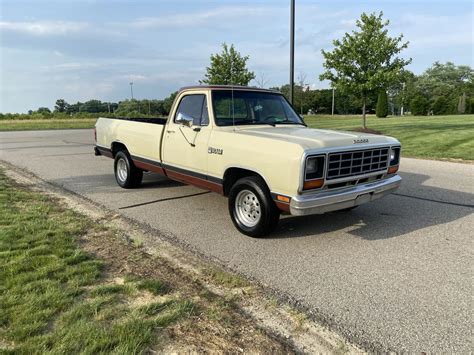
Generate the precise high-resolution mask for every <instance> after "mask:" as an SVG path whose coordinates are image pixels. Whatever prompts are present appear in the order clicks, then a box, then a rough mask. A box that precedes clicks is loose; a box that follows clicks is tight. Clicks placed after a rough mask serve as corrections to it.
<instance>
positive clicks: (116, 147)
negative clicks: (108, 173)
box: [112, 142, 128, 158]
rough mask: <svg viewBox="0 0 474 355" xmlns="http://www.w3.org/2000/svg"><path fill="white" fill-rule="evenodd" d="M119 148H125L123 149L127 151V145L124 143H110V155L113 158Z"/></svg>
mask: <svg viewBox="0 0 474 355" xmlns="http://www.w3.org/2000/svg"><path fill="white" fill-rule="evenodd" d="M121 150H125V151H127V152H128V150H127V147H126V146H125V144H123V143H119V142H113V143H112V155H113V156H114V158H115V154H117V153H118V152H120V151H121Z"/></svg>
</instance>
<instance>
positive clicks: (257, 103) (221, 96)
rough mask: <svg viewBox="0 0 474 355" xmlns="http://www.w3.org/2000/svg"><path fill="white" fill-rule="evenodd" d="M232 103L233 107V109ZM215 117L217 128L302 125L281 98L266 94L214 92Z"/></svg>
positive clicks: (299, 119) (237, 91)
mask: <svg viewBox="0 0 474 355" xmlns="http://www.w3.org/2000/svg"><path fill="white" fill-rule="evenodd" d="M232 101H233V102H234V107H233V108H232ZM212 105H213V108H214V117H215V120H216V124H217V125H218V126H232V125H233V124H235V125H255V124H270V125H275V124H301V125H304V122H303V120H302V119H301V118H300V117H299V116H298V115H297V114H296V112H295V111H294V110H293V108H292V107H291V106H290V104H289V103H288V101H286V99H285V98H284V96H283V95H280V94H277V93H275V94H274V93H269V92H258V91H243V90H234V93H233V99H232V90H215V91H213V92H212Z"/></svg>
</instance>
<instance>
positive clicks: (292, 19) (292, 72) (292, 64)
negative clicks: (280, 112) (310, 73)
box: [290, 0, 295, 105]
mask: <svg viewBox="0 0 474 355" xmlns="http://www.w3.org/2000/svg"><path fill="white" fill-rule="evenodd" d="M294 86H295V0H291V10H290V103H291V104H292V105H293V94H294V92H293V91H294Z"/></svg>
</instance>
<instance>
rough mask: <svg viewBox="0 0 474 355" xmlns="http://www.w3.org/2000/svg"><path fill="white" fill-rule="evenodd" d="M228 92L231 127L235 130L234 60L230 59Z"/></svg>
mask: <svg viewBox="0 0 474 355" xmlns="http://www.w3.org/2000/svg"><path fill="white" fill-rule="evenodd" d="M230 85H231V86H230V92H231V98H232V99H231V103H232V127H233V131H234V132H235V112H234V61H233V60H232V58H231V59H230Z"/></svg>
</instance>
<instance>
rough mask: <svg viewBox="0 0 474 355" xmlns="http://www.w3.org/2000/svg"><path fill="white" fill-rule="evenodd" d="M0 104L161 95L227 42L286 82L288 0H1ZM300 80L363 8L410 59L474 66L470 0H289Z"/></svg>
mask: <svg viewBox="0 0 474 355" xmlns="http://www.w3.org/2000/svg"><path fill="white" fill-rule="evenodd" d="M0 4H1V5H0V6H1V12H0V35H1V37H0V45H1V56H0V68H1V76H0V81H1V88H0V90H1V92H0V98H1V99H0V112H26V111H27V110H28V109H36V108H38V107H39V106H47V107H50V108H52V107H53V106H54V102H55V101H56V99H57V98H64V99H65V100H66V101H68V102H70V103H74V102H76V101H85V100H88V99H91V98H97V99H100V100H103V101H119V100H123V99H126V98H129V96H130V86H129V82H133V83H134V96H135V97H136V98H139V99H141V98H163V97H165V96H167V95H168V94H169V93H170V92H172V91H174V90H176V89H178V88H179V87H181V86H185V85H191V84H196V83H197V82H198V80H199V79H202V77H203V75H204V72H205V67H206V65H208V64H209V56H210V55H211V54H212V53H215V52H218V51H220V45H221V43H223V42H227V43H234V44H235V46H236V48H237V49H238V50H239V51H240V52H241V53H242V54H248V55H249V56H250V60H249V62H248V66H249V68H250V69H251V70H253V71H255V73H256V74H257V75H258V76H261V75H262V74H263V75H264V76H265V77H266V79H267V86H277V85H278V86H279V85H282V84H284V83H286V82H288V75H289V74H288V66H289V55H288V54H289V41H288V32H289V0H285V1H279V0H274V1H258V0H253V1H226V0H220V1H207V0H205V1H198V0H194V1H191V0H187V1H180V0H175V1H160V0H155V1H151V0H150V1H144V0H135V1H132V0H129V1H119V0H115V1H105V0H81V1H77V0H70V1H69V0H62V1H59V0H44V1H40V0H29V1H25V0H1V2H0ZM296 4H297V5H296V58H295V67H296V68H295V71H296V74H295V76H296V78H298V76H299V75H300V73H301V72H303V73H305V74H306V81H307V82H308V83H309V84H311V86H312V87H314V88H324V87H328V83H325V82H319V80H318V75H319V74H320V73H321V71H322V56H321V49H330V48H331V42H332V40H333V39H335V38H340V37H342V36H343V35H344V33H345V32H347V31H350V30H352V29H353V28H354V23H355V19H356V18H358V17H359V16H360V14H361V13H362V12H364V11H365V12H373V11H377V12H378V11H383V12H384V15H385V17H386V18H388V19H390V21H391V25H390V32H391V34H392V35H398V34H399V33H403V34H404V35H405V38H406V40H408V41H410V45H409V47H408V49H407V50H406V51H405V52H404V53H403V56H404V57H412V58H413V63H412V64H411V65H410V67H409V69H411V70H412V71H414V72H415V73H417V74H418V73H421V72H423V71H424V70H425V69H426V68H427V67H429V66H430V65H431V64H432V63H433V62H434V61H441V62H446V61H452V62H454V63H456V64H467V65H471V66H473V60H474V59H473V48H474V46H473V42H474V34H473V3H472V2H471V1H464V0H458V1H436V0H435V1H421V0H418V1H405V0H398V1H395V0H391V1H375V0H373V1H342V0H335V1H334V0H333V1H329V0H327V1H308V0H307V1H304V0H296Z"/></svg>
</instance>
